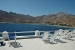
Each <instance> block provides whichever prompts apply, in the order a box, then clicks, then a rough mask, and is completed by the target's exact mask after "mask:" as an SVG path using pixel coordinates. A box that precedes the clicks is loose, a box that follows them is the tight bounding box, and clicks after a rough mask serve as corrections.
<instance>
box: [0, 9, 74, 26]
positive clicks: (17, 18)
mask: <svg viewBox="0 0 75 50" xmlns="http://www.w3.org/2000/svg"><path fill="white" fill-rule="evenodd" d="M0 22H8V23H9V22H13V23H38V24H49V25H62V26H71V27H75V15H72V14H67V13H64V12H60V13H57V14H49V15H42V16H37V17H33V16H30V15H24V14H17V13H14V12H6V11H3V10H0Z"/></svg>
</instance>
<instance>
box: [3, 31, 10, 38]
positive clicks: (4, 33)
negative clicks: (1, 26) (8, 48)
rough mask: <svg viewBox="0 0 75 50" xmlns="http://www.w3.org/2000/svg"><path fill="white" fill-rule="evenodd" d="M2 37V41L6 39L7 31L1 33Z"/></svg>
mask: <svg viewBox="0 0 75 50" xmlns="http://www.w3.org/2000/svg"><path fill="white" fill-rule="evenodd" d="M2 37H3V39H8V37H9V36H8V32H7V31H4V32H3V33H2Z"/></svg>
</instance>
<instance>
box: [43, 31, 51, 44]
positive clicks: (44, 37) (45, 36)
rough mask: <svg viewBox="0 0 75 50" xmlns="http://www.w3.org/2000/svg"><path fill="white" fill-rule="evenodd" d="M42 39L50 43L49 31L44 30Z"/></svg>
mask: <svg viewBox="0 0 75 50" xmlns="http://www.w3.org/2000/svg"><path fill="white" fill-rule="evenodd" d="M42 40H43V41H44V43H49V40H50V39H49V32H44V33H43V35H42Z"/></svg>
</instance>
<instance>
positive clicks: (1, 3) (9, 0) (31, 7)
mask: <svg viewBox="0 0 75 50" xmlns="http://www.w3.org/2000/svg"><path fill="white" fill-rule="evenodd" d="M0 10H4V11H7V12H15V13H19V14H25V15H31V16H34V17H36V16H41V15H49V14H57V13H59V12H65V13H67V14H74V15H75V0H0Z"/></svg>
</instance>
